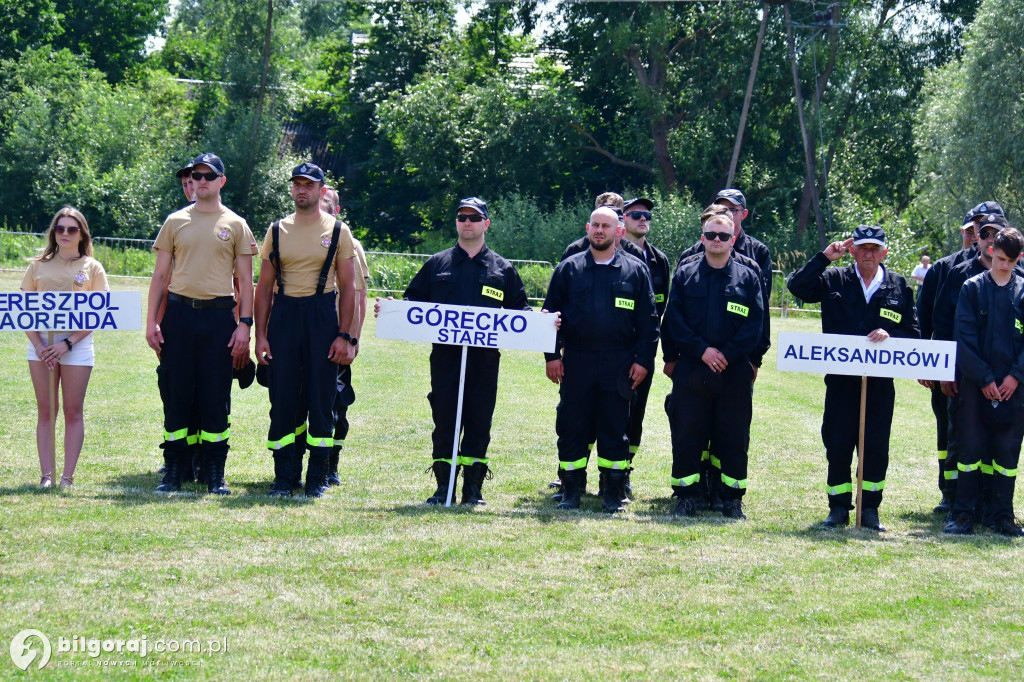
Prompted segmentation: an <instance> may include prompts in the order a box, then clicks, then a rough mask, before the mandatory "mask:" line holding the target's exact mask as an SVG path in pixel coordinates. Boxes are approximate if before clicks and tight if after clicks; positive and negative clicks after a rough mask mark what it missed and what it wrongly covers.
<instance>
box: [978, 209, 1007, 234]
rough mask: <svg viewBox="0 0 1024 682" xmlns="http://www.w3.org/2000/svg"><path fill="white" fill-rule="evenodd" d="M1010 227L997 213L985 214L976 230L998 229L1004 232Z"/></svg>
mask: <svg viewBox="0 0 1024 682" xmlns="http://www.w3.org/2000/svg"><path fill="white" fill-rule="evenodd" d="M1009 226H1010V225H1009V224H1008V223H1007V222H1006V217H1005V216H1003V215H1001V214H999V213H986V214H984V215H982V216H981V225H979V226H978V229H979V230H981V229H984V228H986V227H998V228H999V229H1000V230H1005V229H1006V228H1008V227H1009Z"/></svg>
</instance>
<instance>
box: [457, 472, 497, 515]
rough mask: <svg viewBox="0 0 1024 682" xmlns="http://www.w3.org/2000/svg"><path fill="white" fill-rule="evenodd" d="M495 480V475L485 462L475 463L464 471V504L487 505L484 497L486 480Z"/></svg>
mask: <svg viewBox="0 0 1024 682" xmlns="http://www.w3.org/2000/svg"><path fill="white" fill-rule="evenodd" d="M488 477H490V478H494V474H492V473H491V470H490V469H489V468H488V467H487V465H486V464H484V463H483V462H473V464H472V465H471V466H468V467H463V469H462V504H479V505H486V504H487V503H486V502H484V497H483V495H482V492H483V487H484V479H485V478H488Z"/></svg>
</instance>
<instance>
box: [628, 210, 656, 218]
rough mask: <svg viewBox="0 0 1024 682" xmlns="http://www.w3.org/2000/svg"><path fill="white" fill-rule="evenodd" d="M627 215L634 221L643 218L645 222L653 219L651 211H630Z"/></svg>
mask: <svg viewBox="0 0 1024 682" xmlns="http://www.w3.org/2000/svg"><path fill="white" fill-rule="evenodd" d="M626 215H628V216H629V217H630V218H632V219H633V220H640V219H641V218H643V219H644V220H650V219H651V213H650V211H630V212H629V213H627V214H626Z"/></svg>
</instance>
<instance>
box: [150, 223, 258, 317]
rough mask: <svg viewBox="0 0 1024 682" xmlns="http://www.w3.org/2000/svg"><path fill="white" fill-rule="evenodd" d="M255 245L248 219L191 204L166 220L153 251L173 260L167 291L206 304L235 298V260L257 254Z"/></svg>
mask: <svg viewBox="0 0 1024 682" xmlns="http://www.w3.org/2000/svg"><path fill="white" fill-rule="evenodd" d="M255 244H256V240H255V239H254V238H253V236H252V232H251V231H250V230H249V226H248V225H247V224H246V222H245V219H244V218H242V217H241V216H239V215H238V214H237V213H235V212H234V211H232V210H231V209H229V208H221V210H219V211H215V212H206V211H199V210H197V209H196V207H195V204H192V205H190V206H186V207H185V208H183V209H181V210H178V211H175V212H174V213H172V214H171V215H169V216H167V219H166V220H164V224H163V227H161V228H160V234H158V235H157V236H156V243H154V244H153V250H154V251H166V252H168V253H170V254H171V257H172V258H173V265H172V267H171V283H170V285H169V286H168V287H167V289H168V291H170V292H171V293H175V294H179V295H181V296H187V297H189V298H199V299H204V300H207V299H211V298H219V297H221V296H233V295H234V286H233V285H232V275H233V274H234V271H235V258H237V257H238V256H251V255H253V254H255V253H256V248H255Z"/></svg>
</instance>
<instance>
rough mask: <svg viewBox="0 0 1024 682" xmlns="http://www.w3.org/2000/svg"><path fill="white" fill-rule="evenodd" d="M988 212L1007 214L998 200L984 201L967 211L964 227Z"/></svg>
mask: <svg viewBox="0 0 1024 682" xmlns="http://www.w3.org/2000/svg"><path fill="white" fill-rule="evenodd" d="M988 213H995V214H998V215H1001V216H1005V215H1006V213H1005V212H1004V211H1003V207H1002V206H1000V205H999V202H998V201H983V202H981V203H980V204H978V205H977V206H975V207H974V208H972V209H971V210H970V211H968V212H967V216H966V217H965V218H964V224H963V227H967V225H968V223H971V222H973V221H974V219H975V218H977V217H978V216H980V215H984V214H988Z"/></svg>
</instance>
